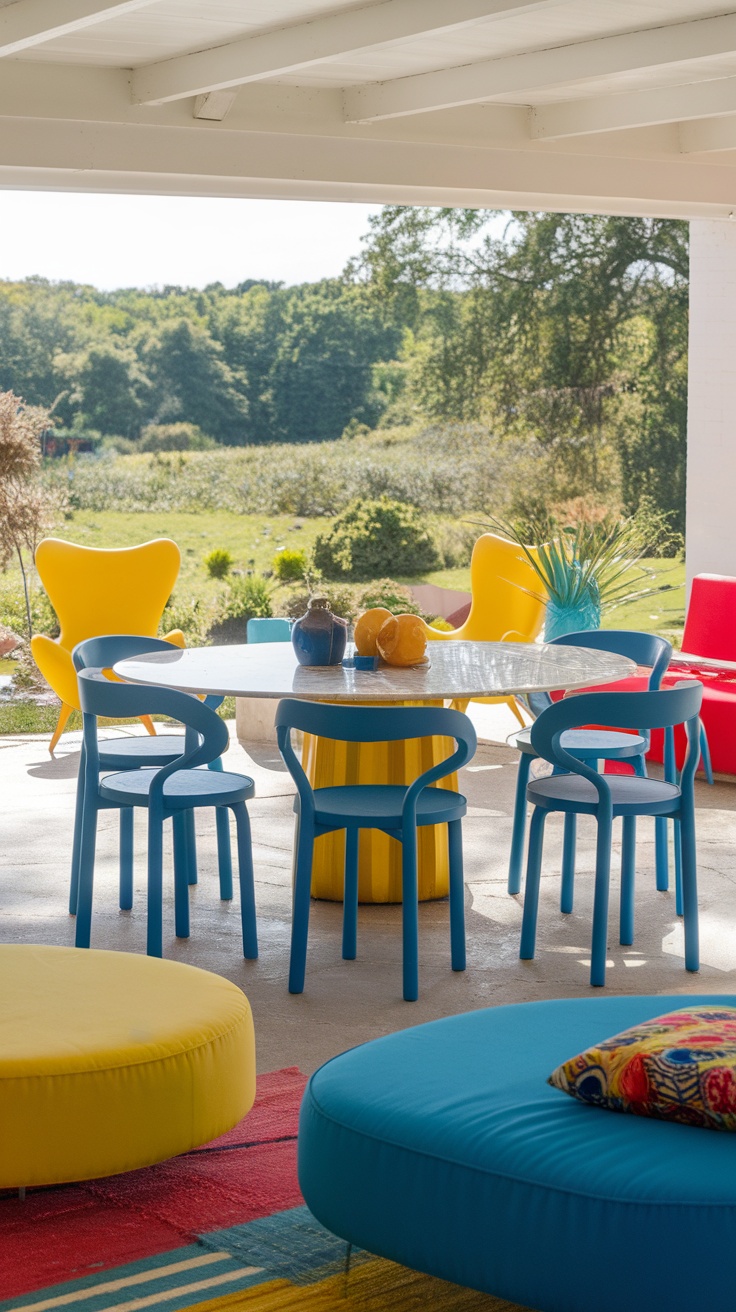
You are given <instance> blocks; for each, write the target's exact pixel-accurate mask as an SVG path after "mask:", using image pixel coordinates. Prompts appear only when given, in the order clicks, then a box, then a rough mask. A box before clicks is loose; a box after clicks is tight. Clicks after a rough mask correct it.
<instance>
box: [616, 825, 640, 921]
mask: <svg viewBox="0 0 736 1312" xmlns="http://www.w3.org/2000/svg"><path fill="white" fill-rule="evenodd" d="M635 879H636V818H635V817H634V816H633V815H627V816H624V819H623V838H622V843H621V908H620V920H619V930H620V932H619V942H620V943H621V944H622V945H623V946H624V947H631V944H632V943H633V942H634V884H635Z"/></svg>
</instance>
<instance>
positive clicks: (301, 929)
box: [289, 818, 314, 993]
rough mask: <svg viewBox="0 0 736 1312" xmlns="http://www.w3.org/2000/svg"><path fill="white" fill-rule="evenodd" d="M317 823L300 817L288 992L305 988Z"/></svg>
mask: <svg viewBox="0 0 736 1312" xmlns="http://www.w3.org/2000/svg"><path fill="white" fill-rule="evenodd" d="M313 852H314V827H313V825H312V824H311V822H310V821H305V820H304V819H303V818H300V820H299V823H298V826H297V839H296V871H295V874H294V894H293V910H292V916H291V956H290V959H289V992H290V993H303V992H304V975H305V973H306V968H307V938H308V935H309V898H310V891H311V884H312V855H313Z"/></svg>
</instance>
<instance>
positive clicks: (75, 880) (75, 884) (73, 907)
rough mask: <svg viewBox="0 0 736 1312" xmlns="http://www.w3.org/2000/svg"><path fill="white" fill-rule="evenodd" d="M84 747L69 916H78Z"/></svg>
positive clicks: (81, 757)
mask: <svg viewBox="0 0 736 1312" xmlns="http://www.w3.org/2000/svg"><path fill="white" fill-rule="evenodd" d="M84 771H85V755H84V745H82V752H81V755H80V757H79V775H78V778H77V800H76V803H75V807H74V841H73V843H72V868H71V878H70V880H69V915H70V916H76V914H77V897H78V891H79V858H80V852H81V849H82V818H83V815H84Z"/></svg>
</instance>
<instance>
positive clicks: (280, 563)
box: [272, 547, 307, 583]
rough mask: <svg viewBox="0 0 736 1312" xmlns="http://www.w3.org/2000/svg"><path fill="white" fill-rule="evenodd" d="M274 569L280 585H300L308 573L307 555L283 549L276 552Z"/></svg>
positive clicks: (303, 552)
mask: <svg viewBox="0 0 736 1312" xmlns="http://www.w3.org/2000/svg"><path fill="white" fill-rule="evenodd" d="M272 568H273V572H274V574H275V575H276V578H277V579H278V580H279V583H298V582H299V580H300V579H303V578H304V575H305V574H306V572H307V553H306V551H291V550H290V549H289V547H283V548H282V550H281V551H277V552H276V555H275V556H274V558H273V565H272Z"/></svg>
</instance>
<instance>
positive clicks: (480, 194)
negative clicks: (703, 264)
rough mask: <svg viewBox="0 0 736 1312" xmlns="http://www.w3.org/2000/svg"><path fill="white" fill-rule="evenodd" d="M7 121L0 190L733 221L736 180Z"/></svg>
mask: <svg viewBox="0 0 736 1312" xmlns="http://www.w3.org/2000/svg"><path fill="white" fill-rule="evenodd" d="M190 123H192V126H189V127H186V128H166V127H159V126H143V125H140V124H135V125H131V124H106V123H78V122H70V123H63V122H58V121H57V122H53V121H50V120H48V119H46V120H42V119H36V120H32V119H17V120H15V121H13V122H12V123H11V122H8V121H7V120H4V121H2V120H0V186H2V185H15V186H24V185H30V186H33V185H40V186H45V187H50V188H52V189H53V188H54V187H57V188H59V189H61V190H65V189H68V188H70V187H72V188H80V189H82V190H88V191H94V190H100V189H114V190H128V191H145V192H157V191H159V192H160V191H164V192H173V193H176V194H184V195H186V194H190V195H214V196H217V195H240V196H249V195H251V196H252V195H259V196H282V197H292V198H296V197H304V198H312V199H318V198H325V199H327V198H330V199H334V200H347V201H350V200H352V201H356V200H365V201H367V202H369V203H374V204H382V203H396V204H407V205H410V204H418V205H470V206H488V207H490V208H505V207H511V208H515V209H534V210H552V211H557V210H572V211H576V212H582V213H593V212H595V213H599V214H600V213H603V214H631V213H634V214H656V215H661V216H663V217H669V216H671V217H697V216H708V215H710V216H711V217H714V218H724V219H725V218H726V217H727V216H728V215H729V214H730V213H732V212H733V208H734V170H733V169H732V168H730V167H726V166H721V165H720V164H719V163H711V162H709V161H708V162H706V161H703V162H701V161H696V160H684V159H682V158H681V157H676V156H673V157H672V158H671V159H670V160H666V161H665V160H652V159H645V158H640V159H634V158H631V157H625V158H611V157H603V156H599V155H593V154H591V155H587V154H584V153H581V154H564V153H562V152H559V151H554V152H552V151H539V150H537V151H534V150H521V151H517V150H508V149H500V150H495V149H488V148H486V147H473V148H471V147H464V148H460V149H459V148H458V147H457V146H456V145H442V146H440V145H437V144H436V143H419V142H416V141H413V142H403V141H402V142H397V141H377V140H369V139H360V138H356V137H352V138H351V137H344V138H341V139H336V138H334V137H325V136H320V135H317V134H314V135H313V136H308V137H304V136H301V135H289V134H274V133H272V132H267V133H258V132H237V131H232V130H229V129H228V128H227V127H219V126H215V127H214V130H213V127H212V125H207V124H202V125H194V123H193V122H192V120H191V118H190Z"/></svg>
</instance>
